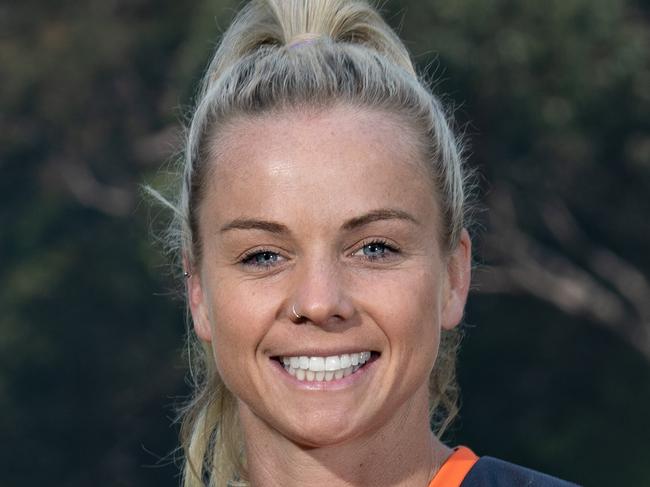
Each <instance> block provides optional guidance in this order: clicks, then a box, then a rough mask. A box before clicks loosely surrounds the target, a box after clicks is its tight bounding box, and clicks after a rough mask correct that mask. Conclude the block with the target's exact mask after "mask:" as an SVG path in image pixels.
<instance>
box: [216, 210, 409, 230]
mask: <svg viewBox="0 0 650 487" xmlns="http://www.w3.org/2000/svg"><path fill="white" fill-rule="evenodd" d="M382 220H405V221H409V222H412V223H415V224H416V225H419V224H420V223H419V222H418V221H417V220H416V219H415V218H414V217H413V216H411V215H410V214H409V213H407V212H405V211H403V210H399V209H395V208H380V209H377V210H372V211H369V212H368V213H365V214H363V215H361V216H357V217H354V218H352V219H350V220H348V221H346V222H345V223H344V224H343V225H341V228H342V229H343V230H345V231H351V230H356V229H358V228H361V227H363V226H365V225H368V224H370V223H373V222H376V221H382ZM230 230H261V231H263V232H268V233H274V234H278V235H283V234H284V235H289V234H291V231H290V230H289V228H288V227H287V226H286V225H283V224H282V223H278V222H274V221H268V220H256V219H254V218H237V219H236V220H233V221H231V222H230V223H227V224H225V225H224V226H222V227H221V228H220V229H219V232H220V233H224V232H228V231H230Z"/></svg>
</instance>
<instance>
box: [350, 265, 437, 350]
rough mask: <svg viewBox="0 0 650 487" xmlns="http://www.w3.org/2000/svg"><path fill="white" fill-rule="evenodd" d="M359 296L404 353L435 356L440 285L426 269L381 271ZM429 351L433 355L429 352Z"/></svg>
mask: <svg viewBox="0 0 650 487" xmlns="http://www.w3.org/2000/svg"><path fill="white" fill-rule="evenodd" d="M382 277H383V278H382V279H380V280H377V281H376V282H377V283H376V284H375V285H374V286H370V287H368V289H367V291H366V292H365V293H364V297H363V298H362V299H363V300H364V302H365V303H366V307H367V310H368V312H369V313H370V314H371V315H372V318H373V320H374V321H375V322H376V323H377V324H378V325H379V327H380V328H381V329H382V331H383V332H384V334H385V336H386V338H387V340H388V341H389V342H391V349H393V350H399V351H400V353H401V354H403V355H404V356H411V355H416V356H422V354H424V355H425V356H427V357H428V358H431V360H432V361H433V359H434V358H435V350H437V342H438V338H439V334H440V316H441V313H440V309H441V307H440V302H441V300H440V285H439V282H438V280H437V279H436V278H435V277H434V273H433V272H431V271H430V270H428V269H426V270H417V269H408V270H406V271H405V272H402V271H400V272H396V273H395V274H393V275H385V276H382ZM432 354H433V355H432Z"/></svg>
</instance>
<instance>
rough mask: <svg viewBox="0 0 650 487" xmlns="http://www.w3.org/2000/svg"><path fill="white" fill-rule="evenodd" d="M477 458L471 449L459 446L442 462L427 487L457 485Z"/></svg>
mask: <svg viewBox="0 0 650 487" xmlns="http://www.w3.org/2000/svg"><path fill="white" fill-rule="evenodd" d="M477 460H478V457H477V456H476V455H475V454H474V452H473V451H472V450H470V449H469V448H467V447H465V446H459V447H458V448H456V449H455V450H454V453H452V454H451V455H450V456H449V458H447V460H446V461H445V463H443V464H442V467H440V470H438V473H437V474H436V476H435V477H434V478H433V480H432V481H431V483H430V484H429V487H459V486H460V484H461V482H462V481H463V479H464V478H465V476H466V475H467V472H469V471H470V470H471V468H472V467H473V466H474V464H475V463H476V461H477Z"/></svg>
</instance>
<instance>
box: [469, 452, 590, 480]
mask: <svg viewBox="0 0 650 487" xmlns="http://www.w3.org/2000/svg"><path fill="white" fill-rule="evenodd" d="M460 487H577V484H573V483H571V482H566V481H564V480H560V479H557V478H555V477H551V476H550V475H546V474H543V473H540V472H536V471H535V470H530V469H528V468H525V467H520V466H519V465H515V464H513V463H509V462H505V461H503V460H499V459H497V458H492V457H481V458H479V459H478V461H477V462H476V463H475V464H474V466H473V467H472V468H471V469H470V470H469V472H468V473H467V475H466V476H465V478H464V480H463V482H462V483H461V484H460Z"/></svg>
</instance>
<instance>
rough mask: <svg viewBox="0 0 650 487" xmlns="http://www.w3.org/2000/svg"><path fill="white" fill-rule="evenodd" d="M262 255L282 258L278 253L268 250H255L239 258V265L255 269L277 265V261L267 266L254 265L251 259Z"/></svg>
mask: <svg viewBox="0 0 650 487" xmlns="http://www.w3.org/2000/svg"><path fill="white" fill-rule="evenodd" d="M263 254H269V255H273V256H275V257H276V258H277V257H280V258H281V257H282V256H281V255H280V254H279V253H278V252H275V251H273V250H270V249H255V250H251V251H249V252H246V253H245V254H244V255H242V256H241V258H240V259H239V262H240V264H242V265H244V266H246V267H257V268H269V267H273V266H275V265H277V260H276V261H274V262H273V263H268V264H256V263H254V262H253V259H254V258H255V257H257V256H259V255H263Z"/></svg>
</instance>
